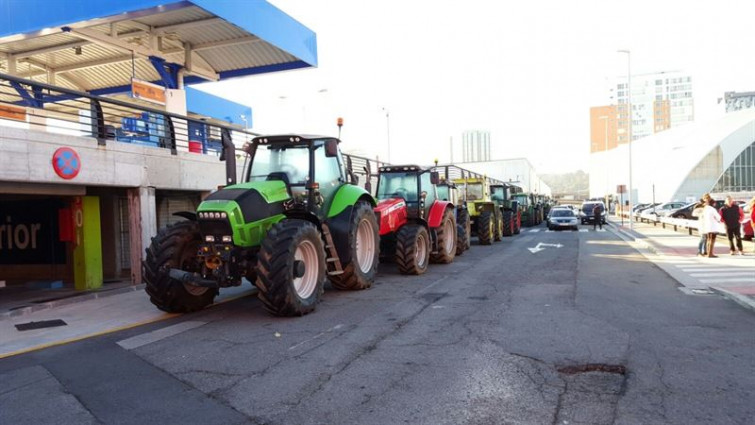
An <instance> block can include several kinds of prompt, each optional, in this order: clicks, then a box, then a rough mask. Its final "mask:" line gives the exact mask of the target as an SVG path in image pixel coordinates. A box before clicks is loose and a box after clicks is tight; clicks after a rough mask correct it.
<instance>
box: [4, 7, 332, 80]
mask: <svg viewBox="0 0 755 425" xmlns="http://www.w3.org/2000/svg"><path fill="white" fill-rule="evenodd" d="M74 52H75V53H74ZM11 59H12V60H13V61H14V62H16V63H17V64H18V68H17V69H18V71H17V74H16V75H18V76H20V77H22V78H28V79H36V80H40V81H44V79H45V78H49V75H55V76H58V77H60V78H56V82H55V84H57V85H61V86H68V87H70V88H73V89H77V90H83V91H88V92H91V93H96V94H104V93H115V92H118V91H119V90H124V89H126V88H127V87H128V85H129V84H130V81H131V78H137V79H141V80H144V81H153V82H157V83H160V84H163V85H165V86H166V87H168V86H170V85H174V84H175V81H174V80H175V78H171V77H172V76H173V77H174V76H176V75H178V74H177V73H178V70H181V71H183V74H184V82H185V83H186V84H194V83H199V82H205V81H217V80H223V79H229V78H233V77H239V76H244V75H252V74H260V73H267V72H275V71H281V70H290V69H298V68H307V67H316V66H317V36H316V34H315V33H314V32H313V31H312V30H310V29H309V28H307V27H305V26H304V25H302V24H301V23H299V22H298V21H296V20H294V19H293V18H291V17H290V16H289V15H287V14H285V13H284V12H282V11H281V10H280V9H278V8H276V7H275V6H273V5H271V4H269V3H268V2H267V1H264V0H223V1H218V0H190V1H173V2H171V0H167V2H166V0H5V1H4V2H3V4H2V6H0V62H4V63H6V65H8V63H7V61H8V60H11ZM16 63H14V64H12V65H13V66H16ZM22 65H23V66H22ZM29 65H31V66H29ZM6 69H8V68H7V66H6ZM22 70H24V71H22ZM48 82H49V81H48Z"/></svg>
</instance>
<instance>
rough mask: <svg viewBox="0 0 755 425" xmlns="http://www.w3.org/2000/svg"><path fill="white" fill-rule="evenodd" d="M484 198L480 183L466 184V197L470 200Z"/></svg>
mask: <svg viewBox="0 0 755 425" xmlns="http://www.w3.org/2000/svg"><path fill="white" fill-rule="evenodd" d="M483 198H484V194H483V191H482V183H468V184H467V199H468V200H470V201H479V200H481V199H483Z"/></svg>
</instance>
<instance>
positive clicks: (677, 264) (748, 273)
mask: <svg viewBox="0 0 755 425" xmlns="http://www.w3.org/2000/svg"><path fill="white" fill-rule="evenodd" d="M609 221H610V222H611V224H612V226H611V227H612V230H613V229H616V230H617V234H618V235H619V236H620V237H621V238H622V239H624V240H626V241H627V242H629V243H630V244H631V245H633V246H634V247H635V248H636V249H637V250H638V251H639V252H640V253H641V254H643V255H644V256H645V258H647V259H648V260H650V261H652V262H653V263H654V264H655V265H657V266H658V267H659V268H661V269H662V270H664V271H665V272H666V273H668V274H669V275H670V276H671V277H673V278H674V279H676V280H677V281H678V282H679V283H680V284H681V285H682V286H683V288H681V290H682V291H683V292H685V293H689V294H705V293H710V291H714V292H715V293H719V294H721V295H723V296H724V297H726V298H729V299H731V300H733V301H735V302H737V303H739V304H741V305H743V306H745V307H747V308H750V309H752V310H755V254H754V253H753V251H754V250H755V247H754V246H753V242H752V241H742V243H743V244H744V250H745V255H744V256H739V255H735V256H732V255H730V254H729V241H728V240H727V239H726V236H721V235H719V236H718V237H717V238H716V244H715V247H714V253H715V255H718V258H707V257H698V256H697V244H698V242H699V237H698V236H697V235H693V236H690V235H689V234H687V233H686V232H681V231H678V232H675V231H674V230H672V229H671V228H668V227H667V228H666V229H664V228H662V227H661V226H660V225H656V226H653V224H652V223H638V222H634V223H633V230H630V229H629V223H628V222H627V221H626V220H625V221H624V225H623V226H621V224H620V222H619V220H618V219H617V218H613V217H612V218H611V219H610V220H609Z"/></svg>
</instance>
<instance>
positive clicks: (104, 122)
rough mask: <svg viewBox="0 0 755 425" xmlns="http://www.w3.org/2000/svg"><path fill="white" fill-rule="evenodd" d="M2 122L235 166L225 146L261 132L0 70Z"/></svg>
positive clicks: (240, 143)
mask: <svg viewBox="0 0 755 425" xmlns="http://www.w3.org/2000/svg"><path fill="white" fill-rule="evenodd" d="M142 103H144V101H142ZM0 125H7V126H15V127H22V128H28V129H30V130H38V131H46V132H52V133H59V134H67V135H74V136H81V137H91V138H93V139H95V140H96V142H97V144H98V145H106V144H108V143H110V142H118V143H130V144H134V145H141V146H150V147H154V148H160V149H168V150H170V152H171V153H172V154H174V155H175V154H177V152H179V151H184V152H191V153H197V154H208V155H217V156H219V157H221V158H220V159H221V160H224V159H228V161H227V164H226V165H227V166H230V165H231V164H228V162H230V163H232V166H233V167H234V168H235V153H234V155H225V154H224V151H226V150H228V149H233V151H236V150H239V149H240V148H241V147H242V146H243V145H244V143H246V142H247V141H250V140H251V139H252V138H253V137H255V136H256V134H255V133H252V132H249V131H247V130H244V129H241V128H237V127H233V126H230V125H222V124H217V123H208V122H206V121H204V120H202V119H197V118H190V117H187V116H182V115H178V114H174V113H170V112H165V111H162V110H159V109H156V108H152V107H150V106H147V105H142V104H140V103H138V102H137V101H136V100H135V101H134V102H133V103H132V102H125V101H122V100H118V99H113V98H108V97H102V96H93V95H90V94H89V93H85V92H80V91H76V90H70V89H67V88H64V87H56V86H52V85H49V84H45V83H40V82H37V81H33V80H26V79H22V78H18V77H14V76H12V75H7V74H0ZM231 158H233V159H231ZM233 174H234V175H235V173H233Z"/></svg>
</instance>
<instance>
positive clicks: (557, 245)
mask: <svg viewBox="0 0 755 425" xmlns="http://www.w3.org/2000/svg"><path fill="white" fill-rule="evenodd" d="M562 246H563V245H561V244H560V243H542V242H538V244H537V246H536V247H534V248H527V249H529V250H530V252H531V253H533V254H535V253H538V252H540V251H543V250H544V249H545V248H544V247H553V248H561V247H562Z"/></svg>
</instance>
